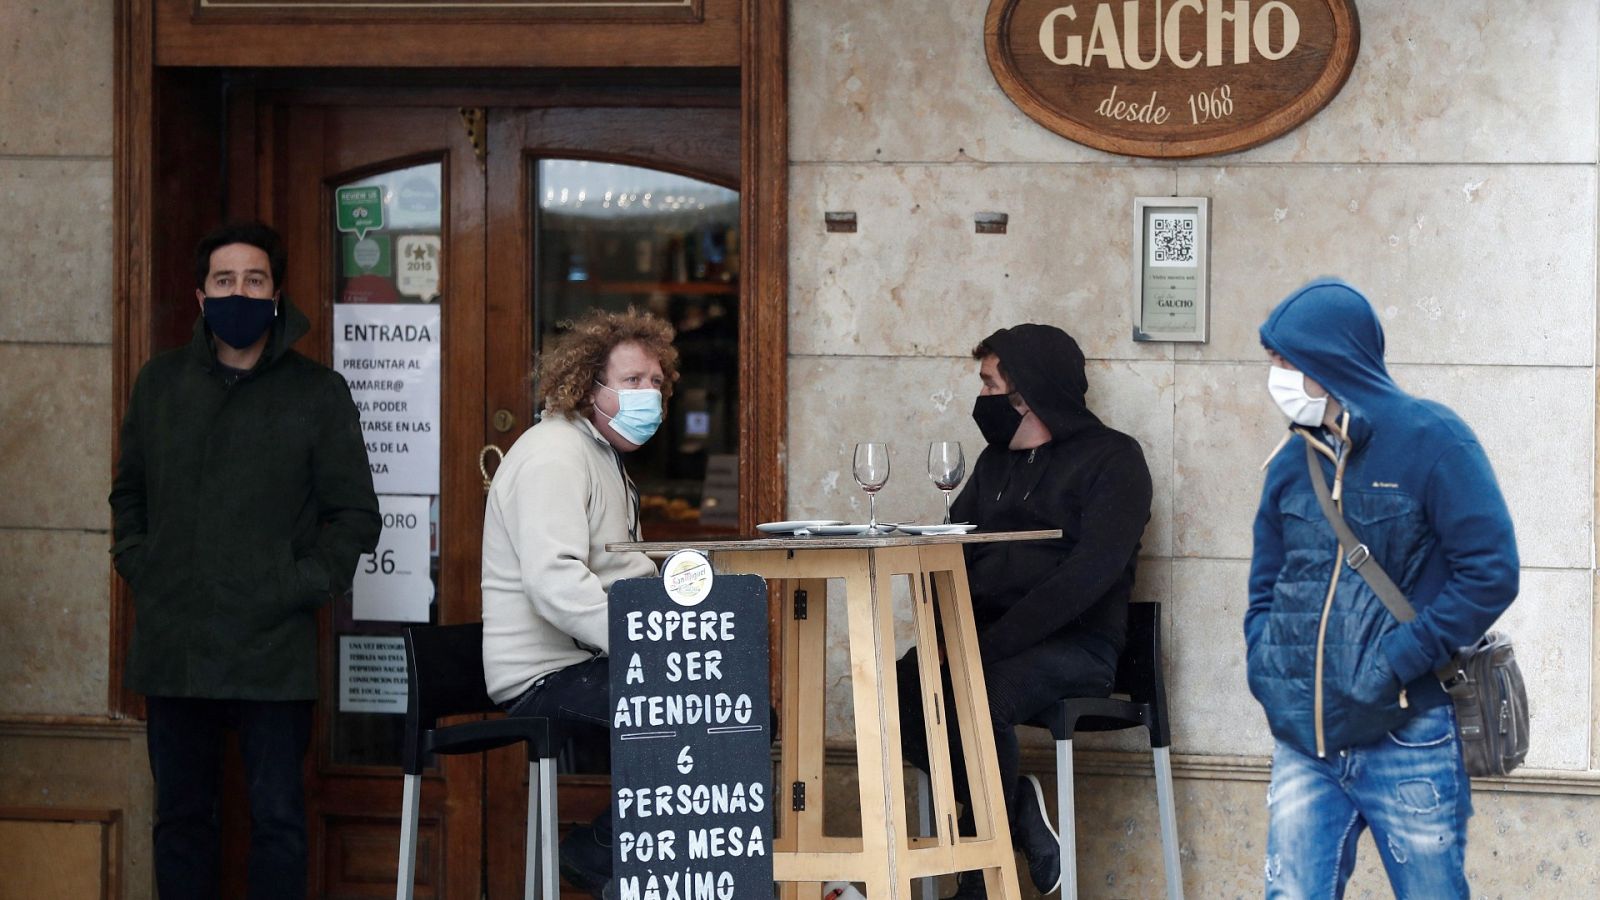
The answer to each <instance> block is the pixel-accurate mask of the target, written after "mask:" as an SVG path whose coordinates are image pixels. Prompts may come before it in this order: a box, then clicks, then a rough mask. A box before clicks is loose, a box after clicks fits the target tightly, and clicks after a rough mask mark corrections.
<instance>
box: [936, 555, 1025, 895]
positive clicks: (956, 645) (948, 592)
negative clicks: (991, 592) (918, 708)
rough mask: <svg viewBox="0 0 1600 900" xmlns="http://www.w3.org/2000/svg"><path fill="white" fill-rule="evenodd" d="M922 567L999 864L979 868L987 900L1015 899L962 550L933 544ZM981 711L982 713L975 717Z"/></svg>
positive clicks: (976, 795)
mask: <svg viewBox="0 0 1600 900" xmlns="http://www.w3.org/2000/svg"><path fill="white" fill-rule="evenodd" d="M922 564H923V568H924V570H926V571H927V572H928V573H929V576H930V578H931V580H932V586H933V588H934V593H935V595H936V596H937V598H938V605H939V617H940V621H941V622H943V624H944V651H945V659H946V661H947V663H948V665H949V666H950V681H951V686H952V688H953V689H954V691H953V696H952V697H951V701H952V703H953V705H954V707H955V714H956V723H957V726H958V730H959V732H960V734H961V745H962V748H963V749H964V750H965V754H964V755H965V756H966V761H967V784H968V785H969V786H970V787H971V790H970V791H969V792H968V793H969V794H970V796H971V798H972V813H973V820H974V822H975V824H976V838H977V840H979V841H993V843H994V846H995V847H996V852H994V853H993V854H990V858H991V859H992V860H995V861H997V862H998V865H996V866H993V867H988V866H986V867H984V883H985V885H986V887H987V888H988V892H989V896H991V897H1007V898H1013V897H1016V896H1018V885H1017V870H1016V860H1015V858H1014V857H1013V856H1012V849H1011V829H1010V827H1009V826H1008V824H1007V822H1006V818H1005V816H1006V805H1005V797H1006V794H1007V793H1008V792H1009V790H1010V786H1009V785H1002V784H1000V765H999V760H998V757H997V756H996V754H995V749H994V733H993V731H992V728H991V725H990V720H989V716H988V708H989V700H988V696H989V695H988V689H987V686H986V685H985V683H984V677H983V661H982V657H981V656H980V654H979V651H978V632H977V628H976V625H975V623H974V622H973V619H972V593H971V589H970V587H969V585H968V583H967V570H966V565H965V561H964V560H963V559H962V556H961V548H960V547H959V546H958V545H955V544H936V545H931V546H925V547H923V548H922ZM980 711H982V714H981V715H980V714H979V713H980Z"/></svg>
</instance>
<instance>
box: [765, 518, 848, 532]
mask: <svg viewBox="0 0 1600 900" xmlns="http://www.w3.org/2000/svg"><path fill="white" fill-rule="evenodd" d="M843 524H844V520H843V519H795V520H793V521H789V522H762V523H761V524H760V525H757V526H756V530H757V531H760V532H762V533H764V534H794V533H795V532H797V531H799V530H801V529H802V528H815V527H817V526H819V525H843Z"/></svg>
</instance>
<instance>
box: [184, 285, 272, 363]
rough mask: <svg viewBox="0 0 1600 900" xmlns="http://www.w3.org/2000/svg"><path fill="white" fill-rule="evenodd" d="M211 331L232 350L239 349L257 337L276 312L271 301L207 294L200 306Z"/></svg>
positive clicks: (236, 295) (258, 338)
mask: <svg viewBox="0 0 1600 900" xmlns="http://www.w3.org/2000/svg"><path fill="white" fill-rule="evenodd" d="M200 310H201V314H202V315H204V316H205V318H206V325H207V326H208V327H210V329H211V333H212V334H214V335H216V336H217V340H219V341H222V342H223V343H224V344H227V345H228V346H229V347H232V348H233V349H235V350H243V349H245V348H246V347H249V346H250V345H251V344H254V343H255V342H256V341H258V340H260V339H261V336H262V335H263V334H266V333H267V329H268V328H271V327H272V319H273V317H275V316H277V314H278V304H277V302H276V301H273V300H257V299H256V298H254V297H246V296H244V295H243V294H233V295H230V296H227V297H207V298H206V299H205V302H204V303H202V304H201V305H200Z"/></svg>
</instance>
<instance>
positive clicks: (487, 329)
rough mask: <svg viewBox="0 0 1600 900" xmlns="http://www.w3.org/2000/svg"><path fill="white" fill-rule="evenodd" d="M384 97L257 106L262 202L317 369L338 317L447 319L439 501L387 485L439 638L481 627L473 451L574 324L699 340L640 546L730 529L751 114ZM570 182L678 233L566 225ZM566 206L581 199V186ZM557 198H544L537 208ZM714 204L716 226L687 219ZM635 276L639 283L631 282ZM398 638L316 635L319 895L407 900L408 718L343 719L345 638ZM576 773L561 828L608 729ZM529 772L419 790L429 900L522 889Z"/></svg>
mask: <svg viewBox="0 0 1600 900" xmlns="http://www.w3.org/2000/svg"><path fill="white" fill-rule="evenodd" d="M378 93H379V92H376V91H374V92H372V96H368V97H362V96H354V97H353V96H352V95H351V94H349V93H346V94H343V95H341V96H339V97H337V98H335V99H333V100H328V101H319V100H317V99H315V98H312V99H307V98H306V97H305V96H304V95H301V94H296V95H294V96H293V97H291V98H290V99H287V100H283V99H278V100H274V99H271V98H263V99H261V100H260V102H259V104H258V106H257V112H256V115H255V121H254V124H253V129H254V143H255V145H256V147H257V158H256V160H255V163H254V171H253V173H252V177H253V178H254V183H255V184H256V185H257V192H258V196H257V197H256V198H255V200H254V202H255V205H256V207H257V209H258V210H259V214H260V215H261V217H262V218H264V219H266V220H267V221H270V222H272V223H274V224H276V225H277V226H278V227H279V228H280V229H281V230H282V231H283V232H284V234H285V236H286V237H287V239H288V241H289V245H290V259H291V260H292V264H291V266H290V269H289V276H288V278H287V279H286V285H285V288H286V291H287V293H288V294H289V296H291V297H293V298H294V299H295V302H296V303H297V304H298V305H299V306H301V307H302V308H303V309H304V310H305V311H306V313H307V315H308V317H309V318H310V319H311V321H312V332H311V335H310V336H309V337H308V338H307V339H305V340H304V341H302V342H301V344H300V349H301V350H302V351H303V352H307V353H308V354H311V355H313V356H317V357H319V358H320V359H322V360H323V361H324V362H327V361H330V360H331V359H332V358H333V355H334V353H333V342H334V340H335V337H336V336H335V334H334V331H335V329H334V323H335V321H336V319H337V318H338V317H339V316H340V315H349V313H350V311H351V309H353V306H344V307H341V306H340V304H352V305H359V304H368V303H380V304H385V305H389V306H393V305H395V304H399V305H409V306H411V307H419V306H425V305H429V304H431V305H432V306H433V307H434V308H436V309H437V311H438V314H439V322H440V325H441V327H442V334H441V335H440V336H439V341H440V357H441V362H440V368H439V381H440V384H439V394H438V396H439V398H440V399H439V408H438V412H437V417H436V422H437V429H438V438H439V449H438V462H437V469H438V471H437V484H436V486H435V487H430V488H426V489H416V490H413V489H411V488H408V487H407V486H405V485H404V484H402V485H400V486H399V487H397V488H393V490H397V491H400V492H402V493H404V494H405V495H406V496H408V497H410V498H411V499H412V501H414V502H420V501H418V498H419V497H425V498H426V499H427V503H428V505H429V508H430V510H431V511H432V512H431V515H432V517H433V518H434V521H435V527H434V533H433V544H432V547H431V554H432V562H431V572H430V574H431V578H432V581H433V585H434V591H435V592H434V601H433V603H432V604H431V607H430V608H429V609H428V612H427V614H426V615H427V619H428V621H431V622H436V623H448V622H463V621H473V620H476V619H478V618H479V617H480V615H481V605H480V601H479V592H478V582H479V572H480V563H479V552H480V543H481V532H482V525H483V496H484V490H483V484H482V478H481V477H480V475H479V469H478V461H479V457H480V451H481V450H482V449H483V448H485V447H486V446H487V445H494V446H497V447H499V448H501V449H502V450H504V449H509V447H510V446H511V444H512V442H514V441H515V439H516V438H517V437H518V436H519V435H520V434H521V433H522V432H523V431H524V430H526V429H527V428H528V427H530V426H531V425H532V424H533V422H534V416H535V412H536V402H535V399H534V398H535V396H536V394H537V390H536V385H535V384H534V382H533V381H532V379H531V377H530V376H531V374H532V367H533V360H534V355H535V353H536V352H537V350H538V348H539V347H540V345H541V343H542V341H543V340H545V339H546V338H548V337H550V336H551V335H553V334H554V333H555V332H556V331H557V330H559V328H560V326H561V323H562V322H563V321H564V320H565V319H566V318H570V317H571V316H573V315H576V314H579V313H581V312H582V311H583V310H584V309H586V308H588V307H589V306H605V307H610V308H621V307H624V306H626V305H629V304H636V305H643V306H651V307H653V308H656V309H657V311H659V312H662V313H663V314H667V315H669V316H673V317H675V318H676V319H678V320H679V321H680V323H683V324H685V325H686V326H687V327H686V328H685V334H686V335H688V336H689V337H691V338H692V339H693V345H692V346H690V344H687V343H685V344H682V345H681V349H682V348H688V350H686V351H685V356H686V357H688V356H691V355H693V356H694V357H695V360H696V362H695V363H694V366H695V368H694V369H693V373H692V384H693V387H692V390H693V391H694V400H693V404H694V407H693V408H686V409H684V410H683V411H682V412H681V413H680V414H679V415H678V416H677V418H674V410H673V408H672V407H671V406H670V405H669V411H668V416H669V421H668V425H667V426H665V427H664V428H663V437H662V438H661V439H659V440H661V441H662V443H661V444H660V445H659V446H658V448H656V451H657V452H655V454H654V455H650V454H646V453H644V452H643V451H641V454H638V455H639V456H641V457H642V458H641V459H640V460H639V461H638V462H637V463H630V466H631V467H635V466H636V468H635V473H634V474H635V478H636V480H637V481H640V482H641V484H642V485H645V486H646V487H645V490H646V492H647V495H648V496H650V497H651V498H652V501H651V509H652V510H653V511H654V512H655V513H656V515H654V516H653V518H650V519H647V521H646V524H645V529H646V534H648V535H650V536H652V537H670V536H673V535H674V534H678V535H683V534H706V533H733V532H735V531H737V530H738V526H739V513H738V511H739V509H740V498H739V496H738V493H739V485H740V483H741V481H742V480H747V479H748V478H749V473H743V475H741V474H740V473H738V472H737V471H732V472H731V473H730V471H729V470H728V469H727V467H728V466H736V464H737V461H738V457H739V455H740V452H741V450H742V449H743V448H744V447H745V446H746V445H747V444H748V443H749V436H748V434H746V433H744V430H743V429H741V427H740V423H741V420H742V419H743V418H744V417H745V416H746V415H748V410H749V408H750V407H752V406H753V405H754V401H753V396H752V393H751V392H750V391H748V390H746V388H745V386H744V385H741V383H740V381H739V372H740V371H741V368H742V367H744V366H748V365H750V363H751V360H750V359H749V358H748V357H749V355H750V354H752V353H754V352H755V348H753V347H749V346H746V344H745V343H744V342H741V340H740V338H739V334H740V327H739V323H740V320H741V318H742V316H743V310H742V308H741V304H742V303H743V302H744V301H743V300H742V294H741V291H740V287H739V279H738V275H739V266H738V259H739V257H740V252H739V246H738V232H739V230H738V223H739V221H740V220H739V202H738V194H737V193H736V191H737V187H738V183H739V150H740V141H739V109H738V105H737V102H736V98H733V100H732V102H721V101H718V102H711V103H701V104H699V105H691V106H681V105H680V106H676V107H660V106H658V107H641V106H629V105H627V104H625V103H622V104H612V105H608V106H571V105H568V106H554V107H538V106H531V105H530V106H510V105H508V106H504V107H490V108H487V109H484V108H461V107H456V106H440V105H427V104H422V105H409V106H408V105H398V104H396V103H394V102H393V98H386V97H383V96H378ZM447 102H448V101H447ZM590 165H592V166H593V167H594V169H593V170H592V171H588V170H587V167H588V166H590ZM585 173H587V174H585ZM596 173H598V174H596ZM579 175H582V176H583V177H585V178H590V177H591V176H592V177H594V178H598V180H596V181H593V183H595V184H602V183H605V182H606V180H607V179H611V180H613V181H614V180H615V179H617V178H624V179H634V181H632V182H629V183H630V184H633V185H634V188H635V189H634V190H631V191H626V190H620V189H619V190H618V191H616V192H614V193H615V196H613V197H611V198H609V199H608V198H606V197H604V196H602V195H603V193H604V191H603V190H600V191H596V196H595V201H596V202H595V203H594V204H591V207H590V208H591V209H599V210H607V209H611V208H612V207H611V206H608V205H607V204H608V203H620V202H624V201H623V200H622V195H623V194H629V195H631V196H632V199H631V200H629V201H626V202H627V203H629V204H637V205H636V206H632V207H631V208H633V209H635V210H645V209H652V208H655V209H662V210H666V209H668V208H669V207H670V209H671V211H672V213H673V215H672V216H669V217H667V218H668V219H670V220H671V221H657V220H656V219H650V220H649V221H648V222H647V224H646V225H644V226H639V225H638V222H637V221H635V220H633V219H630V220H629V222H630V223H632V224H630V225H629V226H628V227H631V228H633V230H632V231H627V230H626V229H625V230H623V231H621V232H617V231H614V230H613V231H604V229H602V230H601V231H594V230H593V229H591V228H590V223H589V222H588V221H587V220H585V221H584V222H581V223H579V224H577V225H574V224H573V220H572V219H571V218H570V217H565V213H564V211H562V210H561V209H560V206H561V204H560V203H559V202H554V198H556V197H557V196H559V194H558V193H557V192H559V191H560V190H561V188H560V187H558V184H560V183H562V179H572V178H574V177H578V176H579ZM641 179H642V181H641ZM585 183H589V182H585ZM574 184H576V183H574ZM640 185H643V187H640ZM652 185H656V186H660V185H665V186H666V189H665V190H663V189H662V188H660V187H656V188H652V187H651V186H652ZM364 186H374V187H378V188H380V189H381V196H382V198H383V202H384V203H385V204H387V205H386V206H385V217H386V221H385V227H383V228H377V229H373V230H372V232H370V234H369V235H355V234H345V233H342V232H341V231H340V230H339V227H340V210H339V191H340V189H341V188H354V187H364ZM569 192H570V193H572V195H573V199H574V200H576V195H577V193H583V194H584V195H585V197H584V202H585V203H587V202H588V196H587V191H586V190H585V189H584V188H582V187H578V186H574V187H569ZM651 194H654V195H653V196H650V197H649V199H648V200H647V199H646V198H645V195H651ZM662 194H665V196H666V197H670V198H671V200H670V201H668V200H665V198H664V197H662V196H661V195H662ZM546 196H549V197H550V198H551V199H552V202H549V203H546V202H543V198H545V197H546ZM708 203H709V204H710V206H711V207H713V209H712V214H711V218H709V219H708V218H707V216H706V215H702V212H704V211H702V210H698V209H695V207H698V206H703V205H706V204H708ZM730 203H731V206H730V205H729V204H730ZM691 213H692V214H691ZM686 215H687V218H685V216H686ZM646 218H649V217H646ZM686 223H687V224H686ZM345 224H346V225H348V224H349V223H348V222H346V223H345ZM641 228H643V229H644V230H641ZM674 229H676V230H674ZM639 235H644V236H642V237H641V236H639ZM369 237H370V239H371V242H370V243H368V242H367V241H368V238H369ZM358 244H359V245H360V247H359V250H358V247H357V245H358ZM580 245H581V250H574V248H579V247H580ZM647 245H648V246H647ZM563 247H564V248H566V249H564V250H563V249H561V248H563ZM415 253H430V254H436V256H435V258H433V259H432V260H431V262H430V261H429V260H420V261H423V262H430V265H432V266H435V267H436V268H435V269H434V270H433V272H434V275H433V277H435V278H436V285H434V284H424V285H422V286H420V287H419V286H418V284H417V282H416V281H415V280H414V279H412V280H408V279H407V278H406V273H405V271H404V269H405V267H406V265H407V256H408V255H409V254H415ZM563 253H564V254H566V255H564V256H563V255H562V254H563ZM575 254H576V255H580V256H582V258H581V260H579V259H574V258H573V257H574V255H575ZM558 268H559V271H557V269H558ZM624 270H626V271H627V272H628V273H629V274H627V275H625V276H618V275H617V274H616V273H618V272H622V271H624ZM591 274H593V275H594V277H593V278H590V277H589V276H590V275H591ZM430 288H433V289H430ZM711 313H715V315H711ZM686 368H688V367H686ZM357 396H358V402H359V401H360V399H361V395H360V393H359V392H358V394H357ZM691 414H692V416H691ZM363 415H364V418H366V413H364V414H363ZM368 437H369V444H370V443H371V439H372V434H371V433H369V435H368ZM708 460H709V461H710V462H708ZM697 467H698V468H697ZM719 467H721V468H719ZM492 468H493V463H492V461H491V463H490V470H491V471H492ZM708 469H710V470H711V471H710V472H708V471H707V470H708ZM730 478H731V481H730ZM697 483H698V485H699V488H698V490H697V489H696V484H697ZM651 485H654V486H655V487H651ZM434 491H436V492H434ZM379 493H380V495H384V494H385V488H384V487H383V485H382V483H380V485H379ZM657 500H659V501H660V502H655V501H657ZM747 515H748V514H747ZM746 524H748V523H746ZM403 627H404V625H403V624H401V623H397V622H392V621H381V620H372V619H367V618H361V617H358V611H357V610H356V609H354V608H353V606H352V603H351V601H350V600H349V599H346V600H344V601H342V602H340V603H338V604H336V605H335V607H334V608H333V610H332V612H331V614H330V616H329V619H328V621H327V622H326V623H325V627H324V629H323V636H322V653H321V658H322V668H323V676H324V677H323V683H324V688H323V692H322V702H321V703H320V704H319V712H318V729H317V734H316V737H315V738H314V740H315V745H314V750H313V752H312V754H311V758H310V760H309V761H308V772H307V792H308V816H309V819H310V841H311V890H312V894H313V896H326V897H366V896H385V895H387V894H389V893H390V892H392V891H393V878H394V871H395V854H396V852H397V848H398V824H397V823H398V813H399V806H400V795H401V788H400V778H399V758H400V757H399V739H400V733H401V732H400V729H401V728H402V726H403V716H401V715H397V714H395V713H394V712H392V711H388V712H364V711H352V710H350V709H347V708H345V700H346V699H347V698H345V697H344V696H343V694H342V688H343V685H342V678H343V677H344V674H345V670H344V668H343V664H342V662H341V650H342V649H343V648H345V647H346V646H348V645H349V644H350V642H352V641H363V642H365V641H374V640H376V641H385V640H387V641H392V640H393V639H394V638H395V637H396V636H397V635H399V634H400V632H401V630H402V629H403ZM562 761H563V771H564V774H563V776H562V783H561V789H560V791H559V797H560V802H561V816H560V819H561V822H562V825H563V828H564V827H565V826H566V825H568V824H571V823H576V822H583V821H587V820H588V819H589V818H591V817H592V816H593V815H594V814H595V813H596V812H597V811H598V810H599V809H600V808H602V807H603V805H604V804H605V803H607V802H609V794H608V791H607V790H606V778H605V775H604V773H605V771H606V766H607V757H606V755H605V737H604V735H603V734H602V735H598V736H590V737H587V738H580V739H577V740H575V741H574V742H573V743H571V744H570V745H568V747H567V748H566V750H565V752H564V753H563V760H562ZM526 777H527V770H526V765H525V757H524V755H523V753H522V751H521V750H520V749H518V748H508V749H506V750H502V751H497V752H495V753H491V754H488V755H487V756H470V757H451V758H448V759H444V760H442V761H441V763H440V765H439V766H438V768H437V769H436V770H434V771H433V772H432V773H431V774H430V776H429V777H428V778H426V779H425V786H424V791H423V797H422V826H421V832H420V834H421V840H420V841H419V850H418V861H417V884H418V887H417V896H419V897H447V898H455V897H463V898H475V897H479V896H485V895H487V896H489V897H502V896H504V897H512V896H518V895H519V894H520V891H521V885H522V872H523V846H524V844H523V837H524V821H525V819H524V817H525V815H526V808H525V807H526V799H525V798H526V797H527V792H526ZM231 833H232V835H233V836H232V837H231V839H230V840H229V850H228V853H229V856H230V857H231V859H230V863H231V864H230V865H229V866H228V867H227V868H228V869H229V871H231V872H239V873H242V870H243V868H244V865H243V861H244V858H245V856H244V854H245V850H246V845H245V844H244V842H243V840H242V838H241V837H240V835H239V829H232V831H231ZM229 893H230V895H232V894H233V893H234V892H233V891H230V892H229Z"/></svg>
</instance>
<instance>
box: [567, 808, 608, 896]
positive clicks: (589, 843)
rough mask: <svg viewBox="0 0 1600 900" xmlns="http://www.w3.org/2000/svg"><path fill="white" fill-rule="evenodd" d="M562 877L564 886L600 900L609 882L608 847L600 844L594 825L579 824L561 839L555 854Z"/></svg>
mask: <svg viewBox="0 0 1600 900" xmlns="http://www.w3.org/2000/svg"><path fill="white" fill-rule="evenodd" d="M558 855H559V856H560V859H561V877H562V878H565V879H566V880H567V883H568V884H570V885H572V886H573V887H575V888H577V889H578V890H580V891H584V892H585V893H587V894H589V896H591V897H594V898H596V900H600V898H602V897H603V896H604V893H603V891H604V890H605V887H606V884H607V882H609V881H610V880H611V848H610V847H608V846H606V845H605V844H602V843H600V839H599V836H598V835H597V834H596V833H595V830H594V828H593V826H590V825H578V826H575V827H573V829H572V830H571V831H568V832H567V836H566V837H564V838H562V839H561V847H560V850H559V852H558Z"/></svg>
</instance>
